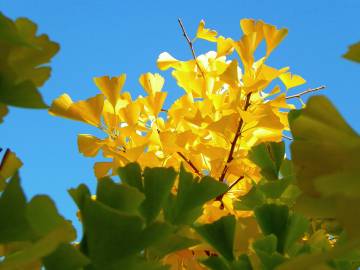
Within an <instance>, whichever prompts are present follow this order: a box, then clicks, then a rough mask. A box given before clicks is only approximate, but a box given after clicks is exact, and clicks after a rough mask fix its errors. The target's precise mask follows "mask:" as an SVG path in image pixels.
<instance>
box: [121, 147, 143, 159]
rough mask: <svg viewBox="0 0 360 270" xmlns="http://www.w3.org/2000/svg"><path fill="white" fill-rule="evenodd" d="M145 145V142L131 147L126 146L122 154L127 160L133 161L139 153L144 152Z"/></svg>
mask: <svg viewBox="0 0 360 270" xmlns="http://www.w3.org/2000/svg"><path fill="white" fill-rule="evenodd" d="M146 146H147V144H143V145H140V146H136V147H133V148H126V152H125V153H124V155H123V156H124V157H125V158H126V159H127V160H129V161H131V162H135V161H137V160H138V158H139V157H140V156H141V154H142V153H144V150H145V148H146Z"/></svg>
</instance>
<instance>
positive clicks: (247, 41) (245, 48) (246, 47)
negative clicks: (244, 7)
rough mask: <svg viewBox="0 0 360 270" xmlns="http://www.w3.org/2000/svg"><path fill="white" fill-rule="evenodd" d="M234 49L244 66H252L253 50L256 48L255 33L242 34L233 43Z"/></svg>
mask: <svg viewBox="0 0 360 270" xmlns="http://www.w3.org/2000/svg"><path fill="white" fill-rule="evenodd" d="M235 49H236V51H237V53H238V54H239V56H240V58H241V60H242V62H243V63H244V65H245V68H250V67H252V65H253V63H254V52H255V50H256V33H251V34H249V35H244V36H243V37H242V38H241V39H240V40H239V41H237V42H236V43H235Z"/></svg>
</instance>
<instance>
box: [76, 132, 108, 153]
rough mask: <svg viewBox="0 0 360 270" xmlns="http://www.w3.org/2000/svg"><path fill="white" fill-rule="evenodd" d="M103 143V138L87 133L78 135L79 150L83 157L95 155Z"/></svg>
mask: <svg viewBox="0 0 360 270" xmlns="http://www.w3.org/2000/svg"><path fill="white" fill-rule="evenodd" d="M103 145H104V142H103V140H100V139H99V138H96V137H95V136H92V135H89V134H79V135H78V148H79V152H80V153H82V154H83V155H84V156H85V157H95V156H96V155H97V154H98V152H99V150H100V148H101V147H102V146H103Z"/></svg>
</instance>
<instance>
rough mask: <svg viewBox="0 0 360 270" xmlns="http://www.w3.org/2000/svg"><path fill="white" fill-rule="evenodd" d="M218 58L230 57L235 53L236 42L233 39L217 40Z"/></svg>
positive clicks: (220, 38)
mask: <svg viewBox="0 0 360 270" xmlns="http://www.w3.org/2000/svg"><path fill="white" fill-rule="evenodd" d="M216 48H217V57H221V56H224V55H229V54H231V53H232V52H233V51H234V41H233V40H232V39H231V38H224V37H223V36H220V37H218V39H217V46H216Z"/></svg>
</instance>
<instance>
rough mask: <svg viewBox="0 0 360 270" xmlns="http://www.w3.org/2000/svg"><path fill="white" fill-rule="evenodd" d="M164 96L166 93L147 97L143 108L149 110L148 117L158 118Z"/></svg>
mask: <svg viewBox="0 0 360 270" xmlns="http://www.w3.org/2000/svg"><path fill="white" fill-rule="evenodd" d="M166 96H167V93H166V92H157V93H155V95H154V96H149V97H147V98H146V99H145V101H146V102H145V107H146V108H147V109H148V110H149V113H150V115H153V116H155V117H156V116H158V114H159V113H160V112H161V110H162V107H163V104H164V102H165V99H166Z"/></svg>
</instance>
